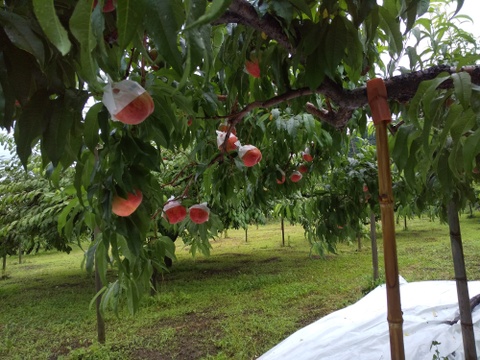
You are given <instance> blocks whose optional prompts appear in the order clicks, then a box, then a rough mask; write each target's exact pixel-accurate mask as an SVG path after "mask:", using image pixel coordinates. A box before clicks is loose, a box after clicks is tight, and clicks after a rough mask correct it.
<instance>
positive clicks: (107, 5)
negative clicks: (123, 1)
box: [93, 0, 117, 13]
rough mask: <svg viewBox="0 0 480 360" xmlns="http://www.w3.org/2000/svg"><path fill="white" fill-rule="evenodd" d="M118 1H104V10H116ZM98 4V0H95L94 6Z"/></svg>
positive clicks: (105, 11)
mask: <svg viewBox="0 0 480 360" xmlns="http://www.w3.org/2000/svg"><path fill="white" fill-rule="evenodd" d="M116 3H117V1H116V0H105V2H104V3H103V9H102V12H104V13H107V12H112V11H114V10H115V5H116ZM97 4H98V0H94V1H93V8H95V7H96V6H97Z"/></svg>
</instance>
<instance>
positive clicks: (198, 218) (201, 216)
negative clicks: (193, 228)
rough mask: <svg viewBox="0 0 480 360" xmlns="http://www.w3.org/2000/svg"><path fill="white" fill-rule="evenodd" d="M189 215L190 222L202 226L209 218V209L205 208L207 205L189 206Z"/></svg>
mask: <svg viewBox="0 0 480 360" xmlns="http://www.w3.org/2000/svg"><path fill="white" fill-rule="evenodd" d="M188 213H189V215H190V220H192V221H193V222H194V223H195V224H203V223H204V222H206V221H208V218H209V216H210V209H209V208H208V206H207V203H201V204H197V205H193V206H190V208H189V209H188Z"/></svg>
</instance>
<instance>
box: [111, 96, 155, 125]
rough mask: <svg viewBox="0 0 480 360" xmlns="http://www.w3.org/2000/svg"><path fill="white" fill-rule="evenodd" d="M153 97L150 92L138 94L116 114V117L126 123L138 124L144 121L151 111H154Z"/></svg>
mask: <svg viewBox="0 0 480 360" xmlns="http://www.w3.org/2000/svg"><path fill="white" fill-rule="evenodd" d="M153 110H154V104H153V99H152V97H151V96H150V94H149V93H148V92H146V91H145V92H144V93H143V94H142V95H140V96H137V97H136V98H135V99H133V100H132V101H131V102H130V103H129V104H128V105H127V106H125V107H124V108H123V109H122V110H120V112H118V113H116V114H115V118H116V119H117V120H118V121H120V122H123V123H124V124H129V125H137V124H140V123H141V122H143V121H144V120H145V119H146V118H147V117H148V116H150V114H151V113H153Z"/></svg>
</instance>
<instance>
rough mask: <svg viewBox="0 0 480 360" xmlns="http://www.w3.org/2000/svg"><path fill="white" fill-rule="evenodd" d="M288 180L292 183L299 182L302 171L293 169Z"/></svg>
mask: <svg viewBox="0 0 480 360" xmlns="http://www.w3.org/2000/svg"><path fill="white" fill-rule="evenodd" d="M290 180H291V181H292V182H294V183H296V182H299V181H300V180H302V173H301V172H300V171H297V170H295V171H294V172H293V173H292V174H291V175H290Z"/></svg>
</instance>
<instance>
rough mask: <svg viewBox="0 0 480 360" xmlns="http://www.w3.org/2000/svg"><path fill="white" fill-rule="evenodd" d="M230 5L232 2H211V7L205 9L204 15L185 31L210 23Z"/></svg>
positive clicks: (225, 0)
mask: <svg viewBox="0 0 480 360" xmlns="http://www.w3.org/2000/svg"><path fill="white" fill-rule="evenodd" d="M231 3H232V0H213V1H212V3H211V5H210V6H209V7H208V8H207V11H205V14H203V15H202V16H200V17H199V18H198V19H197V20H195V21H194V22H192V23H190V24H188V26H187V27H186V28H185V30H189V29H191V28H194V27H197V26H201V25H205V24H209V23H211V22H212V21H214V20H216V19H217V18H219V17H220V16H222V14H223V13H224V12H225V10H227V8H228V7H229V6H230V4H231Z"/></svg>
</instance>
